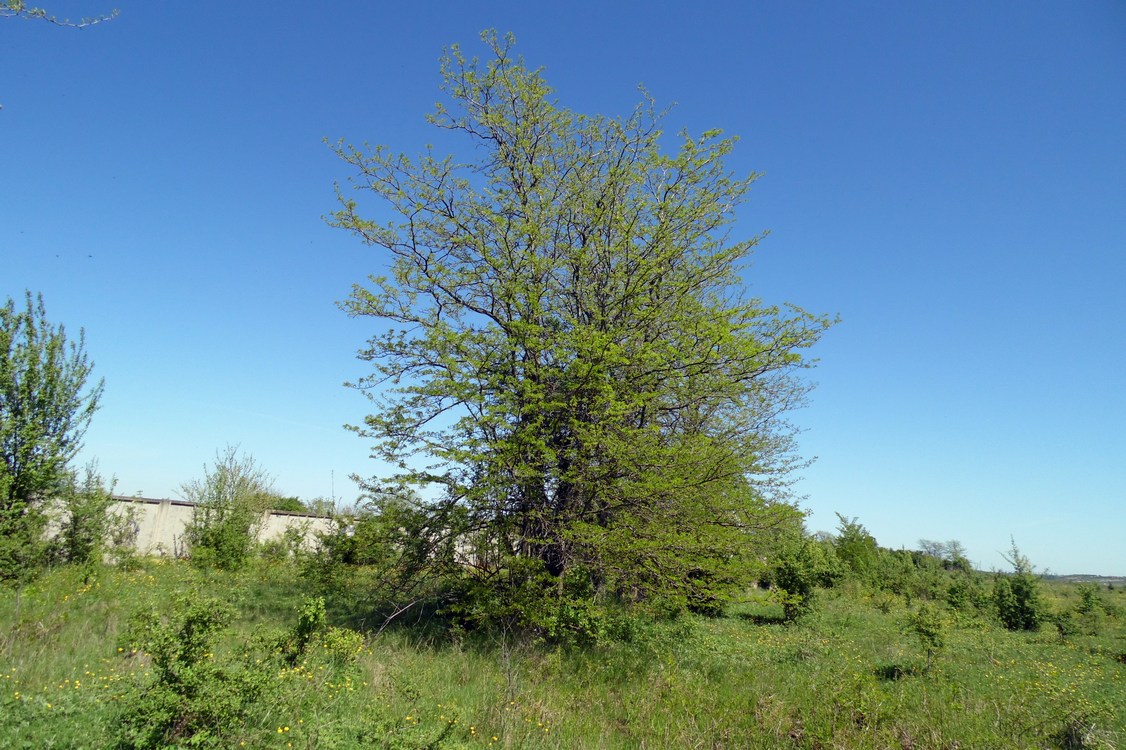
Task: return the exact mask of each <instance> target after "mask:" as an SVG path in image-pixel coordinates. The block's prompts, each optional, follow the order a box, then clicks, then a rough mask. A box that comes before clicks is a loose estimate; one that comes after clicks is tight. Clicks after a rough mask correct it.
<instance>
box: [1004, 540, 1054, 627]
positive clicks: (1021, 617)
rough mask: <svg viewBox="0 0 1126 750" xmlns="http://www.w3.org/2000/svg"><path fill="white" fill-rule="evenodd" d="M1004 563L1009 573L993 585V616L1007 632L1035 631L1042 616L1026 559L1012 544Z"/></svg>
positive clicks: (1042, 608)
mask: <svg viewBox="0 0 1126 750" xmlns="http://www.w3.org/2000/svg"><path fill="white" fill-rule="evenodd" d="M1006 559H1007V560H1008V561H1009V563H1010V564H1011V565H1012V566H1013V573H1012V574H1010V575H998V576H997V578H996V579H995V580H994V582H993V602H994V604H995V606H996V607H997V616H998V617H999V618H1000V620H1001V624H1002V625H1004V626H1005V627H1006V628H1008V629H1009V630H1036V629H1038V628H1039V627H1040V623H1041V622H1042V621H1043V620H1044V617H1045V614H1046V610H1045V606H1044V601H1043V599H1042V598H1041V596H1040V586H1039V584H1040V582H1039V579H1038V578H1037V577H1036V574H1035V573H1033V571H1032V564H1031V563H1030V562H1029V561H1028V558H1027V557H1025V556H1024V555H1022V554H1021V553H1020V550H1019V549H1017V545H1016V542H1013V545H1012V549H1011V550H1010V552H1009V555H1008V556H1007V557H1006Z"/></svg>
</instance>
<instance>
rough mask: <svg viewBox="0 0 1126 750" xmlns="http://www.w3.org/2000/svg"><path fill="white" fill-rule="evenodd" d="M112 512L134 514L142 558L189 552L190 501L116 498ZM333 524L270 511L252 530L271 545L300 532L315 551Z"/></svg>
mask: <svg viewBox="0 0 1126 750" xmlns="http://www.w3.org/2000/svg"><path fill="white" fill-rule="evenodd" d="M114 500H115V501H116V502H115V503H114V504H113V505H112V506H111V507H110V512H111V513H114V514H117V515H126V514H130V515H131V516H132V518H133V530H134V532H135V535H134V539H135V545H136V549H137V552H138V553H140V554H142V555H174V556H182V555H184V554H185V553H186V552H187V549H186V545H185V544H184V529H185V528H186V527H187V525H188V523H189V522H190V521H191V520H192V512H193V511H194V508H195V506H194V505H193V504H192V503H190V502H187V501H186V500H169V499H166V498H148V497H123V496H115V497H114ZM331 523H332V521H331V519H329V518H327V517H324V516H314V515H309V514H304V513H293V512H290V511H266V512H265V513H263V514H262V518H261V520H260V521H259V522H258V523H257V524H255V527H254V528H253V529H252V531H254V532H256V534H257V541H258V542H267V541H270V540H271V539H277V538H279V537H281V536H283V535H284V534H285V532H286V530H287V529H291V528H293V529H298V530H299V531H300V533H301V534H302V537H303V538H304V540H305V541H304V544H305V546H306V547H307V548H311V547H312V546H313V545H314V544H315V542H316V535H317V532H324V531H328V529H329V527H330V525H331Z"/></svg>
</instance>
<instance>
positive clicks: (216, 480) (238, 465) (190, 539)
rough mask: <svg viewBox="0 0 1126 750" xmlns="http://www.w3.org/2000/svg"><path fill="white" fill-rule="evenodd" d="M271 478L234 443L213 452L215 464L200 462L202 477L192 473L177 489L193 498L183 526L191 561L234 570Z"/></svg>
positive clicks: (252, 535)
mask: <svg viewBox="0 0 1126 750" xmlns="http://www.w3.org/2000/svg"><path fill="white" fill-rule="evenodd" d="M271 485H272V480H271V479H270V476H269V475H268V474H267V473H266V472H265V470H264V469H262V468H261V467H259V466H258V465H257V464H256V463H255V461H254V459H253V458H252V457H251V456H242V457H240V456H239V453H238V447H237V446H227V448H226V449H225V450H224V451H222V452H219V453H216V454H215V466H214V467H213V468H210V469H209V468H208V467H207V466H206V465H205V466H204V476H203V479H193V480H192V481H190V482H187V483H186V484H184V485H183V486H182V488H181V491H182V492H183V494H184V497H185V498H186V499H187V500H190V501H191V502H192V503H194V504H195V508H194V509H193V511H192V520H191V521H190V522H189V523H188V525H187V527H186V528H185V529H184V540H185V541H186V542H187V543H188V548H189V550H190V553H191V557H192V562H194V563H196V564H197V565H203V566H207V565H214V566H215V567H219V568H223V569H225V570H237V569H239V568H241V567H243V565H245V563H246V560H247V558H248V557H249V555H250V552H251V550H252V548H253V546H254V541H255V539H256V537H257V524H258V522H259V520H260V519H261V517H262V513H263V512H264V511H265V510H267V509H269V507H270V503H271V501H272V500H273V499H274V498H276V497H277V495H276V494H275V493H274V491H273V489H272V486H271Z"/></svg>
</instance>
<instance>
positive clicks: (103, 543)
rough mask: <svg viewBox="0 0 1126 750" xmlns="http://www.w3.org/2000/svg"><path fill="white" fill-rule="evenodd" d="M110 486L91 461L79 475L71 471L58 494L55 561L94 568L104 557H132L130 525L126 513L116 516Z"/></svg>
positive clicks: (128, 516)
mask: <svg viewBox="0 0 1126 750" xmlns="http://www.w3.org/2000/svg"><path fill="white" fill-rule="evenodd" d="M113 485H114V482H113V481H110V482H109V483H108V484H107V483H106V481H105V480H104V479H103V478H102V476H101V475H100V474H99V473H98V469H97V464H96V463H95V462H90V463H89V464H87V465H86V467H85V468H84V469H83V470H82V471H81V472H72V473H71V475H70V478H69V481H68V485H67V486H66V487H65V488H64V489H63V490H62V492H61V493H60V501H61V502H60V504H59V506H58V508H59V510H60V511H61V516H60V517H59V518H58V533H57V534H56V535H55V537H54V540H53V546H54V548H55V553H56V555H57V557H58V558H60V559H61V560H62V561H64V562H67V563H71V564H74V565H87V566H89V565H97V564H100V563H102V562H103V560H104V558H105V557H106V556H107V554H113V553H116V556H118V557H120V556H122V554H123V553H124V555H125V556H129V555H131V549H130V550H129V551H125V550H123V549H122V548H123V547H129V548H131V547H132V543H133V542H134V541H135V540H134V539H133V534H132V533H131V532H132V531H133V529H132V528H131V527H132V524H133V521H134V519H133V518H132V516H131V514H129V513H115V512H113V510H111V509H112V507H113V505H114V499H113Z"/></svg>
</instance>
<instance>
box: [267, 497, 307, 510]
mask: <svg viewBox="0 0 1126 750" xmlns="http://www.w3.org/2000/svg"><path fill="white" fill-rule="evenodd" d="M267 505H268V506H269V509H270V510H281V511H289V512H293V513H308V512H309V508H308V507H306V506H305V503H303V502H301V498H298V497H282V496H281V495H274V496H273V497H271V498H270V499H269V500H268V502H267Z"/></svg>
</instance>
